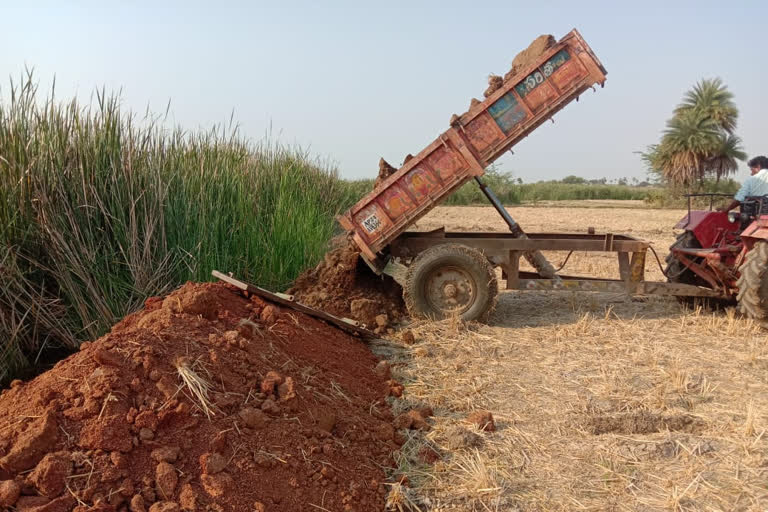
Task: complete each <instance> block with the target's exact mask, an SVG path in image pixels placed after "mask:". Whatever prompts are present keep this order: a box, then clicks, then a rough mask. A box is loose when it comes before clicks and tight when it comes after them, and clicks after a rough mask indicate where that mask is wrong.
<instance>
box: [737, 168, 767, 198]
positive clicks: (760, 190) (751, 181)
mask: <svg viewBox="0 0 768 512" xmlns="http://www.w3.org/2000/svg"><path fill="white" fill-rule="evenodd" d="M766 195H768V169H761V170H760V172H758V173H757V174H755V175H754V176H750V177H749V178H747V179H746V180H744V183H742V184H741V188H740V189H739V191H738V192H736V195H735V196H733V198H734V199H735V200H737V201H739V202H740V203H743V202H744V199H746V198H747V197H749V196H766Z"/></svg>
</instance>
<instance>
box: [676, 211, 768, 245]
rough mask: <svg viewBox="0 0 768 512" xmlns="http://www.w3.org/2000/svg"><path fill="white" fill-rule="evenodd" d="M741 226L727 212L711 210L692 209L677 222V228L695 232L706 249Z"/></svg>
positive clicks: (767, 226)
mask: <svg viewBox="0 0 768 512" xmlns="http://www.w3.org/2000/svg"><path fill="white" fill-rule="evenodd" d="M761 218H762V217H761ZM765 218H766V224H765V225H766V228H768V216H766V217H765ZM739 227H740V226H739V222H738V221H737V222H731V221H729V220H728V214H727V213H726V212H716V211H709V210H691V212H690V215H686V216H685V217H683V218H682V219H681V220H680V222H678V223H677V224H675V229H684V230H686V231H691V232H693V236H695V237H696V240H698V241H699V243H700V244H701V247H703V248H705V249H707V248H709V247H714V246H715V243H716V242H717V241H718V240H719V239H720V238H721V237H722V234H723V233H724V232H728V231H731V232H738V230H739ZM742 236H743V235H742Z"/></svg>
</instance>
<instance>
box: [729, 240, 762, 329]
mask: <svg viewBox="0 0 768 512" xmlns="http://www.w3.org/2000/svg"><path fill="white" fill-rule="evenodd" d="M739 272H740V273H741V275H740V276H739V279H738V280H737V281H736V285H737V286H738V287H739V294H738V296H737V299H738V301H739V311H741V312H742V313H744V314H745V315H747V316H750V317H752V318H754V319H755V320H759V321H762V320H766V318H768V242H764V241H760V242H755V245H754V246H752V250H750V251H749V252H747V256H746V258H745V259H744V263H743V264H742V265H741V266H740V267H739Z"/></svg>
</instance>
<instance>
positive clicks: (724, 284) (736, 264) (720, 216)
mask: <svg viewBox="0 0 768 512" xmlns="http://www.w3.org/2000/svg"><path fill="white" fill-rule="evenodd" d="M694 197H708V198H709V210H691V199H692V198H694ZM718 197H729V198H730V197H731V196H730V195H728V194H689V195H688V215H686V216H685V217H683V219H682V220H681V221H680V222H678V223H677V225H676V226H675V228H676V229H683V230H685V231H683V233H681V234H680V235H679V236H678V237H677V240H676V241H675V243H673V244H672V246H671V247H670V248H669V250H670V252H669V255H668V256H667V268H666V270H665V274H666V276H667V279H668V280H669V282H672V283H685V284H692V285H696V286H703V287H706V288H711V289H713V290H715V291H717V292H718V293H719V294H720V298H719V299H715V300H716V301H718V302H721V303H731V304H733V303H738V306H739V310H740V311H741V312H742V313H744V314H745V315H747V316H750V317H752V318H754V319H755V320H758V321H767V320H768V197H747V198H746V200H745V201H744V202H742V204H741V206H740V209H739V211H732V212H729V213H726V212H719V211H716V210H713V209H712V205H713V203H714V201H715V200H716V198H718ZM691 299H692V297H681V300H691Z"/></svg>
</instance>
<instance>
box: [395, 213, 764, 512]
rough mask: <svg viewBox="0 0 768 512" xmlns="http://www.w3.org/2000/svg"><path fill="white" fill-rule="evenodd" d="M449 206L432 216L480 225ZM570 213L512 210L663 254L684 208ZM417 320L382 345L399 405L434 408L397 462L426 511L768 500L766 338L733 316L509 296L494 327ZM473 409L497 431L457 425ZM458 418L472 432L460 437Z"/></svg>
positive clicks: (755, 503)
mask: <svg viewBox="0 0 768 512" xmlns="http://www.w3.org/2000/svg"><path fill="white" fill-rule="evenodd" d="M442 210H443V211H442V212H438V213H437V214H433V215H437V216H438V218H442V219H446V218H447V219H449V220H448V227H449V228H452V229H456V228H459V227H461V226H459V225H453V226H452V225H451V224H450V222H451V219H452V218H453V219H454V222H455V219H456V217H455V216H454V215H459V214H462V212H463V214H462V217H461V221H462V222H464V223H465V224H464V226H463V227H471V223H473V222H479V221H477V220H473V218H471V217H467V214H468V213H469V212H468V210H471V208H450V209H448V208H444V209H442ZM516 210H521V211H520V212H517V211H516ZM524 211H529V212H528V213H530V215H531V216H532V217H531V218H530V219H528V218H526V215H521V213H525V212H524ZM563 212H564V210H562V209H559V210H557V211H554V212H548V211H546V210H541V209H533V208H529V209H526V208H519V209H515V211H513V212H512V213H513V216H515V217H517V220H518V221H520V222H521V224H522V225H523V226H524V227H525V228H527V229H528V230H530V231H534V230H543V229H546V228H547V227H549V228H550V229H551V230H558V231H568V230H569V227H570V226H569V224H568V223H570V224H571V225H573V224H578V223H580V222H584V225H585V226H586V225H590V224H591V225H595V227H596V228H597V229H598V231H600V230H604V228H601V224H600V223H598V222H596V221H597V220H600V222H602V223H604V224H605V223H610V224H611V225H614V226H617V227H616V228H612V231H615V232H618V233H620V232H623V231H627V230H625V229H621V227H622V226H626V225H631V226H633V229H634V231H633V233H634V234H635V235H637V236H640V237H642V238H654V237H655V238H656V241H657V243H659V245H660V246H661V247H663V248H665V247H666V246H668V245H669V243H670V242H671V240H672V237H673V236H674V234H673V232H672V230H671V226H672V224H673V223H674V221H676V220H677V218H678V217H679V215H678V214H679V213H680V212H677V213H678V214H675V213H670V212H668V211H659V212H658V215H659V216H662V217H667V218H666V219H662V220H659V219H656V221H653V222H652V219H649V218H648V217H649V211H648V210H643V211H642V212H635V211H633V210H614V211H611V210H601V212H600V215H597V214H594V215H596V217H590V216H591V215H593V213H592V212H590V211H589V209H579V210H578V211H577V210H573V211H571V212H567V211H566V212H565V213H566V214H563ZM571 213H572V215H571ZM485 214H486V215H487V217H488V219H492V218H493V217H492V216H493V215H494V214H493V212H486V213H485ZM580 215H581V216H582V218H581V219H578V218H577V217H579V216H580ZM452 216H454V217H452ZM534 216H535V218H536V219H538V222H539V223H543V222H544V218H548V219H549V220H550V222H553V224H550V225H549V226H541V225H538V224H536V223H535V222H533V218H534ZM602 216H605V219H602ZM430 218H432V215H431V216H430V217H428V218H427V221H429V220H430ZM601 219H602V220H601ZM561 220H562V222H560V221H561ZM482 222H486V221H485V220H483V221H482ZM487 222H488V223H489V224H491V223H492V222H491V221H490V220H488V221H487ZM655 222H659V223H658V224H655ZM467 224H470V225H469V226H468V225H467ZM427 226H428V222H422V223H421V227H427ZM532 226H535V227H533V228H532ZM651 226H653V227H651ZM429 227H431V226H429ZM495 228H496V229H501V226H496V227H495ZM644 229H645V230H650V231H643V230H644ZM657 229H661V230H663V231H664V232H662V233H656V232H655V230H657ZM661 252H662V253H665V252H666V251H665V250H662V251H661ZM575 256H580V255H575ZM574 263H575V264H576V265H579V266H581V267H580V268H584V267H583V265H586V264H587V263H589V262H585V261H581V260H579V259H578V258H577V259H576V261H575V262H574ZM593 263H594V262H593ZM595 265H598V263H595ZM649 266H650V262H649ZM602 270H603V271H605V272H607V271H608V269H602ZM649 273H650V272H649ZM411 328H412V330H413V332H414V334H415V335H416V339H417V343H416V344H415V345H413V346H408V347H404V348H399V350H397V351H390V352H389V353H390V354H391V356H390V357H391V358H392V359H393V362H394V363H395V364H394V368H395V371H396V374H395V375H396V377H397V378H399V379H400V380H401V381H402V382H403V383H404V384H405V385H406V394H405V397H406V400H407V401H408V402H411V403H429V404H431V405H432V406H433V407H434V408H435V412H436V416H435V419H434V422H433V428H432V430H431V431H430V432H428V433H427V434H426V435H421V434H411V435H410V436H409V438H408V442H407V443H406V445H405V449H404V451H403V453H402V454H401V458H400V460H398V464H399V471H401V472H404V473H405V474H407V475H408V476H409V479H410V481H411V484H412V486H413V487H414V490H415V495H414V496H412V499H414V500H415V501H416V502H417V503H419V504H420V506H422V508H427V509H431V510H442V511H449V510H457V511H458V510H462V511H465V510H467V511H470V510H471V511H475V510H477V511H488V510H493V511H496V510H498V511H510V510H521V511H522V510H525V511H529V510H541V511H545V510H546V511H552V510H555V511H557V510H563V511H565V510H569V511H570V510H627V511H630V510H632V511H636V510H642V511H654V510H672V511H693V510H701V511H710V510H711V511H716V510H750V511H751V510H755V511H757V510H761V511H763V510H766V509H767V508H768V440H767V439H766V437H767V436H766V428H768V421H767V420H766V410H768V373H767V372H766V370H768V348H766V344H765V334H764V332H762V331H760V329H759V328H758V326H757V325H756V324H755V323H754V322H752V321H750V320H747V319H744V318H741V317H740V316H739V315H737V314H735V313H734V312H733V311H726V312H711V311H706V310H702V309H694V310H687V309H683V308H682V307H681V306H679V305H678V304H677V302H675V301H674V300H671V299H665V298H659V297H650V298H648V299H647V300H632V299H630V298H628V297H623V296H618V295H615V294H614V295H610V294H600V295H597V294H586V293H567V292H560V293H540V292H510V293H504V294H502V296H501V297H500V301H499V305H498V308H497V310H496V311H495V313H494V314H493V316H492V319H491V322H490V325H471V326H462V325H460V324H457V323H455V322H451V321H444V322H440V323H427V322H417V323H414V324H413V325H412V326H411ZM479 408H482V409H488V410H491V411H492V412H493V414H494V417H495V419H496V424H497V428H498V430H497V431H496V432H493V433H484V432H478V431H476V430H475V431H473V432H472V431H470V430H469V427H468V426H467V425H466V424H465V423H464V421H463V420H464V418H465V417H466V415H467V414H468V413H469V412H471V411H472V410H475V409H479ZM457 428H460V429H464V431H470V433H471V434H473V435H475V436H479V437H480V441H481V442H480V443H479V444H476V445H467V446H465V447H461V446H458V447H457V446H456V444H455V443H452V442H451V436H452V432H454V431H455V430H456V429H457ZM423 443H429V444H430V445H432V446H433V447H436V448H437V449H438V451H439V452H440V453H441V455H442V459H441V460H440V461H438V462H437V463H435V464H434V465H433V466H432V467H431V468H429V467H426V466H425V465H424V464H422V463H420V462H419V461H418V456H417V453H418V451H419V447H420V446H421V445H422V444H423Z"/></svg>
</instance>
